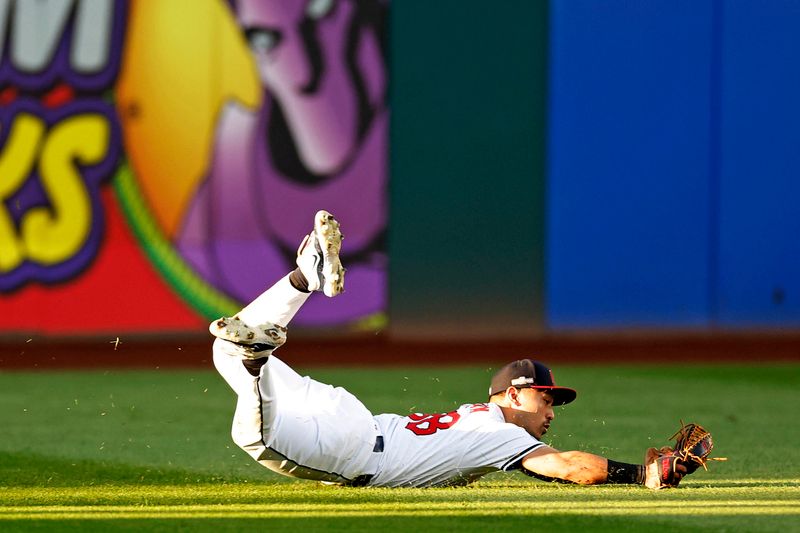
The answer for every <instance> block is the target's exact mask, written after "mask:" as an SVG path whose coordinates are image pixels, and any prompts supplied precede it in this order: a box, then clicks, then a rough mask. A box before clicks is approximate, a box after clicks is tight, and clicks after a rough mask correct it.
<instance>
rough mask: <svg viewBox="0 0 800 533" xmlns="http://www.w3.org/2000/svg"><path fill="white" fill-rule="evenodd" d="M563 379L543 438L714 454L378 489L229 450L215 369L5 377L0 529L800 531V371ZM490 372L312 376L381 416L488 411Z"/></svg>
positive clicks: (1, 377) (600, 372)
mask: <svg viewBox="0 0 800 533" xmlns="http://www.w3.org/2000/svg"><path fill="white" fill-rule="evenodd" d="M555 366H556V376H557V378H558V381H559V382H560V383H562V384H565V385H572V386H575V387H576V388H577V389H578V390H579V396H578V401H576V402H575V403H573V404H571V405H568V406H565V407H563V408H558V410H557V413H556V420H555V423H554V425H553V428H552V430H551V432H550V433H549V434H548V435H547V436H546V439H545V440H546V441H548V442H549V443H551V444H552V445H553V446H555V447H557V448H560V449H580V450H587V451H593V452H597V453H600V454H603V455H606V456H608V457H611V458H614V459H617V460H621V461H627V462H638V461H639V460H640V458H641V456H642V454H643V452H644V448H645V447H647V446H651V445H652V446H661V445H664V444H667V440H666V439H667V437H669V436H670V435H671V434H672V433H673V432H674V431H675V430H676V429H677V426H678V419H680V418H682V419H684V420H685V421H696V422H701V423H703V424H704V425H706V426H707V427H708V428H709V429H710V430H711V431H712V432H713V433H714V435H715V441H716V448H715V455H718V456H726V457H728V458H729V460H728V461H727V462H724V463H713V464H712V465H711V467H710V471H709V472H704V471H698V472H697V473H696V474H694V475H693V476H691V477H689V478H687V479H686V480H685V482H684V483H683V484H682V485H681V488H679V489H675V490H666V491H659V492H652V491H649V490H646V489H643V488H640V487H627V486H599V487H579V486H571V485H563V484H552V483H543V482H539V481H535V480H531V479H529V478H527V477H525V476H523V475H521V474H493V475H490V476H487V477H486V478H484V480H482V481H480V482H479V483H477V484H475V485H473V486H470V487H466V488H456V489H369V488H359V489H352V488H341V487H331V486H322V485H318V484H316V483H312V482H297V481H293V480H290V479H288V478H283V477H280V476H277V475H274V474H272V473H270V472H269V471H267V470H265V469H263V468H261V467H260V466H258V465H257V464H255V463H254V462H252V461H251V460H250V459H249V458H248V457H247V456H246V455H245V454H244V452H242V451H240V450H238V448H236V447H235V446H234V445H233V444H232V443H231V442H230V437H229V435H228V433H229V427H230V418H231V414H232V410H233V402H234V398H233V394H232V393H231V392H230V391H229V390H228V389H227V386H226V385H225V384H224V382H223V381H222V380H221V378H219V377H218V376H217V375H216V374H214V373H213V371H180V372H176V371H169V372H168V371H149V372H147V371H136V372H132V371H107V372H106V371H103V372H98V371H95V372H47V373H0V406H2V409H0V432H1V433H0V435H1V436H0V531H31V530H46V531H58V530H72V531H105V530H109V529H129V530H131V531H141V530H148V531H149V530H176V529H186V530H192V531H198V530H199V531H205V530H209V531H211V530H214V531H220V530H222V531H228V530H230V531H242V530H244V529H245V528H258V529H261V530H265V531H276V530H283V529H287V530H288V529H295V528H298V527H301V528H311V529H312V530H354V531H359V530H363V531H367V530H370V531H374V530H375V529H376V528H395V529H397V530H399V531H405V530H408V529H411V528H415V529H419V530H420V531H429V530H459V531H487V530H488V531H494V530H499V529H500V528H502V527H507V526H517V527H524V528H537V529H538V528H542V529H544V528H549V529H552V528H557V529H561V530H572V529H575V528H584V529H587V530H591V531H598V530H608V531H620V530H621V531H646V530H653V529H655V528H659V529H665V530H669V531H697V530H704V529H705V530H710V531H722V530H727V531H798V530H800V525H799V524H800V450H798V447H797V446H798V444H797V443H798V442H800V423H799V419H798V415H797V413H796V411H797V408H798V406H799V405H800V365H796V364H781V365H762V366H758V367H756V366H743V365H724V366H723V365H720V366H686V365H672V366H563V367H562V366H559V365H555ZM492 371H493V369H490V368H482V367H456V368H452V367H447V368H426V369H420V368H408V369H406V368H397V369H380V370H375V369H330V368H326V369H314V370H310V371H308V372H309V373H310V374H311V375H312V376H314V377H316V378H317V379H320V380H322V381H326V382H330V383H333V384H336V385H343V386H345V387H347V388H348V389H350V390H351V391H352V392H354V393H356V394H357V395H358V396H359V397H360V398H362V400H364V402H365V403H366V404H367V406H368V407H370V408H371V409H372V410H373V411H374V412H376V413H377V412H384V411H393V412H399V413H407V412H409V411H417V410H419V411H429V412H430V411H442V410H449V409H450V408H452V407H453V406H456V405H458V404H461V403H464V402H470V401H482V400H484V399H485V398H484V396H483V394H484V393H485V390H486V388H487V383H488V379H489V376H490V375H491V373H492Z"/></svg>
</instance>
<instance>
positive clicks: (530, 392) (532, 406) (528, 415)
mask: <svg viewBox="0 0 800 533" xmlns="http://www.w3.org/2000/svg"><path fill="white" fill-rule="evenodd" d="M517 401H518V407H517V409H518V410H519V411H522V412H523V413H524V414H523V415H522V416H521V417H520V418H521V422H522V424H520V425H521V426H522V428H523V429H524V430H525V431H527V432H528V433H530V434H531V435H533V436H534V437H536V438H537V439H538V438H541V437H542V435H544V434H545V433H547V430H548V429H550V422H551V421H552V420H553V418H555V413H554V412H553V397H552V396H551V395H550V393H548V392H543V391H540V390H536V389H527V388H525V389H519V393H518V394H517Z"/></svg>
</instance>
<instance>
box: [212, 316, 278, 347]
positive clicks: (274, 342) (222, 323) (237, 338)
mask: <svg viewBox="0 0 800 533" xmlns="http://www.w3.org/2000/svg"><path fill="white" fill-rule="evenodd" d="M208 330H209V331H210V332H211V334H212V335H214V336H215V337H217V338H219V339H224V340H226V341H231V342H234V343H236V344H241V345H245V346H253V345H266V346H264V347H263V348H264V349H260V350H255V351H256V352H264V351H269V352H271V351H272V350H274V349H275V348H277V347H279V346H281V345H282V344H283V343H285V342H286V332H287V329H286V328H285V327H283V326H279V325H278V324H273V323H271V322H265V323H264V324H259V325H258V326H248V325H247V324H245V323H244V322H242V319H240V318H239V317H238V316H234V317H230V318H228V317H223V318H220V319H219V320H215V321H214V322H212V323H211V325H210V326H209V327H208ZM254 347H256V346H254ZM270 347H271V348H272V350H269V348H270ZM263 355H264V354H263V353H262V355H261V356H262V357H263Z"/></svg>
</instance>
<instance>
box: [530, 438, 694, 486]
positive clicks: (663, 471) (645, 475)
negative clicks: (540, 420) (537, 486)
mask: <svg viewBox="0 0 800 533" xmlns="http://www.w3.org/2000/svg"><path fill="white" fill-rule="evenodd" d="M664 457H665V458H666V457H667V456H664ZM665 466H666V467H667V468H664V467H665ZM522 468H523V469H524V470H525V471H526V473H529V474H531V475H533V476H535V477H539V478H545V479H557V480H562V481H568V482H571V483H578V484H581V485H598V484H602V483H623V484H639V485H645V486H647V487H649V488H651V489H660V488H663V487H668V486H676V485H677V484H678V483H679V482H680V480H681V477H683V475H684V474H685V473H686V467H685V466H683V465H682V464H680V463H677V462H676V461H670V462H669V463H668V464H666V465H663V464H662V462H661V461H659V460H658V459H657V458H655V457H654V458H652V460H648V461H647V464H645V465H634V464H628V463H620V462H617V461H612V460H610V459H606V458H605V457H601V456H599V455H595V454H592V453H588V452H580V451H568V452H560V451H558V450H556V449H554V448H550V447H549V446H542V447H540V448H537V449H536V450H534V451H533V452H531V453H529V454H528V455H526V456H525V458H524V459H523V460H522Z"/></svg>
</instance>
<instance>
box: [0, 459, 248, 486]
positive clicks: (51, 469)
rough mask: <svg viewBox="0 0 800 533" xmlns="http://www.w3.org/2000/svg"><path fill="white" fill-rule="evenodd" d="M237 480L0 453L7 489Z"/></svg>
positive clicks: (1, 473)
mask: <svg viewBox="0 0 800 533" xmlns="http://www.w3.org/2000/svg"><path fill="white" fill-rule="evenodd" d="M236 481H237V480H236V479H229V478H223V477H221V476H214V475H209V474H199V473H196V472H190V471H186V470H181V469H166V468H155V467H143V466H133V465H121V464H119V463H116V462H108V463H107V462H105V461H90V460H78V459H63V458H56V457H49V456H44V455H38V454H26V453H19V452H14V453H10V452H0V486H3V487H76V486H92V485H104V484H113V485H142V484H147V485H172V484H183V483H214V482H217V483H219V482H236Z"/></svg>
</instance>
